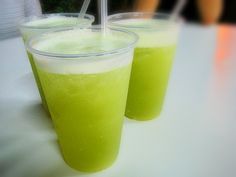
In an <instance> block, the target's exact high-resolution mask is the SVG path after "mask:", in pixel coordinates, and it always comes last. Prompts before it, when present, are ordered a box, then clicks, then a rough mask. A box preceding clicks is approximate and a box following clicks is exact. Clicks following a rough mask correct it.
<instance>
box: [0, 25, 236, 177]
mask: <svg viewBox="0 0 236 177" xmlns="http://www.w3.org/2000/svg"><path fill="white" fill-rule="evenodd" d="M235 46H236V28H235V27H233V26H231V27H230V26H213V27H201V26H197V25H185V26H184V27H183V30H182V32H181V37H180V41H179V47H178V51H177V56H176V59H175V63H174V66H173V71H172V74H171V79H170V83H169V87H168V92H167V97H166V101H165V106H164V109H163V112H162V114H161V116H160V117H159V118H158V119H155V120H153V121H147V122H138V121H131V120H128V119H126V120H125V124H124V129H123V135H122V142H121V148H120V154H119V156H118V159H117V161H116V162H115V163H114V165H113V166H112V167H111V168H108V169H107V170H104V171H101V172H98V173H93V174H88V173H80V172H76V171H74V170H72V169H71V168H70V167H68V166H67V165H66V164H65V162H64V161H63V159H62V157H61V154H60V152H59V149H58V144H57V137H56V134H55V132H54V130H53V125H52V122H51V120H50V118H48V117H47V115H46V114H45V112H44V111H43V109H42V107H41V105H40V98H39V95H38V92H37V88H36V86H35V83H34V79H33V75H32V73H31V69H30V65H29V63H28V59H27V55H26V52H25V49H24V45H23V41H22V39H21V38H13V39H9V40H5V41H0V83H1V85H0V176H1V177H64V176H78V177H158V176H159V177H235V176H236V77H235V76H236V51H234V47H235Z"/></svg>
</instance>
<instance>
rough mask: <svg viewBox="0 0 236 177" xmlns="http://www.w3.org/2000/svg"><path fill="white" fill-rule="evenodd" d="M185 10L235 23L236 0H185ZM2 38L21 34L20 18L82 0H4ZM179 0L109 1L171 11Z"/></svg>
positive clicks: (187, 15)
mask: <svg viewBox="0 0 236 177" xmlns="http://www.w3.org/2000/svg"><path fill="white" fill-rule="evenodd" d="M186 1H187V3H186V6H185V8H184V9H183V11H182V14H181V15H182V16H183V18H184V19H185V20H186V21H187V22H188V23H198V24H202V25H212V24H218V23H224V24H225V23H227V24H233V23H236V13H235V12H234V11H235V9H236V0H186ZM99 2H100V1H99V0H91V3H90V6H89V9H88V13H89V14H92V15H94V16H95V18H96V20H95V24H98V23H99V21H100V20H99V8H98V7H99ZM0 3H1V6H0V39H7V38H11V37H15V36H19V31H18V25H19V22H20V21H21V19H23V18H24V17H28V16H32V15H40V14H42V13H60V12H79V11H80V8H81V6H82V3H83V0H1V1H0ZM176 3H177V0H117V1H116V0H108V9H109V14H114V13H119V12H129V11H149V12H150V11H151V12H167V13H170V12H171V11H172V10H173V8H174V6H175V4H176Z"/></svg>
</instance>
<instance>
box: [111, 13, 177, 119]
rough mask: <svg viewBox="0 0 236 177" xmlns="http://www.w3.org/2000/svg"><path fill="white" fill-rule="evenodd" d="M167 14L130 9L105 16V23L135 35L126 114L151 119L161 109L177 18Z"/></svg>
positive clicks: (175, 42)
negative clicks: (127, 11) (106, 21)
mask: <svg viewBox="0 0 236 177" xmlns="http://www.w3.org/2000/svg"><path fill="white" fill-rule="evenodd" d="M169 18H170V16H169V15H168V14H161V13H145V12H131V13H121V14H115V15H111V16H109V17H108V24H109V26H111V27H113V28H117V29H126V30H129V31H132V32H134V33H136V34H137V35H138V36H139V42H138V44H137V46H136V48H135V53H134V61H133V66H132V73H131V80H130V86H129V93H128V100H127V106H126V114H125V115H126V116H127V117H128V118H131V119H136V120H149V119H153V118H155V117H157V116H159V114H160V113H161V110H162V106H163V102H164V97H165V93H166V88H167V85H168V80H169V74H170V71H171V67H172V63H173V59H174V55H175V50H176V45H177V39H178V35H179V29H180V26H181V25H180V24H181V20H180V19H179V18H178V19H174V20H173V21H170V20H169Z"/></svg>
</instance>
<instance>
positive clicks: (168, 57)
mask: <svg viewBox="0 0 236 177" xmlns="http://www.w3.org/2000/svg"><path fill="white" fill-rule="evenodd" d="M175 48H176V47H175V46H168V47H158V48H136V49H135V53H134V61H133V66H132V72H131V80H130V86H129V93H128V100H127V106H126V114H125V115H126V116H127V117H129V118H133V119H137V120H149V119H153V118H155V117H157V116H158V115H159V114H160V112H161V110H162V105H163V101H164V97H165V92H166V88H167V84H168V79H169V73H170V70H171V66H172V61H173V58H174V53H175Z"/></svg>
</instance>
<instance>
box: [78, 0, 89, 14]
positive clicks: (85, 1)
mask: <svg viewBox="0 0 236 177" xmlns="http://www.w3.org/2000/svg"><path fill="white" fill-rule="evenodd" d="M89 3H90V0H84V3H83V5H82V8H81V10H80V12H79V18H84V16H85V14H86V12H87V9H88V6H89Z"/></svg>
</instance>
